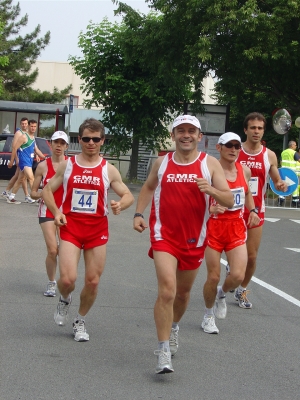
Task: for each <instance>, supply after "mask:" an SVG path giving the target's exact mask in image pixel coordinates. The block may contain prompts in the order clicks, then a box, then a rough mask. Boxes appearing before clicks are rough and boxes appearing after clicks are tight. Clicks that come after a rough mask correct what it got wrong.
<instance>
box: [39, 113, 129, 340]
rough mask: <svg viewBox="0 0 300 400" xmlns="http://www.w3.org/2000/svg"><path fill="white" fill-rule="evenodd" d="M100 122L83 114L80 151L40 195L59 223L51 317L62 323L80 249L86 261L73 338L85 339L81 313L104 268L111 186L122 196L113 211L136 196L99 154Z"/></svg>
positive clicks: (90, 301)
mask: <svg viewBox="0 0 300 400" xmlns="http://www.w3.org/2000/svg"><path fill="white" fill-rule="evenodd" d="M104 138H105V137H104V126H103V124H102V123H101V122H99V121H98V120H96V119H93V118H91V119H87V120H85V121H84V122H83V123H82V124H81V125H80V127H79V137H78V140H79V143H80V146H81V153H80V154H79V155H77V156H73V157H70V158H69V159H68V160H66V161H64V162H63V163H61V164H60V165H59V167H58V169H57V171H56V174H55V175H54V177H53V178H52V179H50V181H49V182H48V184H47V185H46V186H45V188H44V189H43V199H44V201H45V203H46V205H47V207H48V208H49V210H50V211H51V212H52V214H53V215H54V221H55V224H56V225H57V226H59V227H60V245H59V270H60V278H59V280H58V281H57V286H58V289H59V291H60V294H61V296H60V299H59V302H58V305H57V310H56V311H55V313H54V320H55V322H56V324H57V325H59V326H63V325H65V324H66V321H67V318H68V311H69V307H70V305H71V301H72V296H71V293H72V291H73V290H74V288H75V282H76V278H77V268H78V262H79V259H80V254H81V250H83V252H84V260H85V285H84V287H83V289H82V291H81V294H80V305H79V310H78V314H77V316H76V318H75V319H74V322H73V334H74V339H75V340H76V341H78V342H83V341H87V340H89V334H88V333H87V332H86V327H85V316H86V314H87V313H88V311H89V310H90V308H91V307H92V305H93V303H94V301H95V300H96V296H97V288H98V284H99V280H100V276H101V274H102V272H103V270H104V265H105V258H106V244H107V241H108V236H109V235H108V220H107V215H108V201H107V192H108V189H109V187H111V188H112V189H113V191H114V192H115V193H116V194H117V195H118V196H119V197H120V200H119V201H115V200H111V202H110V206H111V209H112V212H113V214H114V215H118V214H120V212H121V211H123V210H125V209H126V208H128V207H129V206H130V205H131V204H132V203H133V202H134V198H133V196H132V194H131V193H130V191H129V189H128V187H127V186H126V185H125V184H124V183H123V182H122V178H121V175H120V173H119V171H118V170H117V169H116V168H115V167H114V166H113V165H112V164H109V163H108V162H107V161H106V160H104V159H103V158H102V157H101V156H100V154H99V153H100V148H101V146H102V145H103V143H104ZM61 184H63V191H64V193H63V201H62V207H61V208H62V211H60V210H59V209H58V208H57V206H56V204H55V201H54V197H53V192H55V191H56V190H57V189H58V188H59V187H60V185H61Z"/></svg>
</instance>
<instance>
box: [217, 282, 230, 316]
mask: <svg viewBox="0 0 300 400" xmlns="http://www.w3.org/2000/svg"><path fill="white" fill-rule="evenodd" d="M219 288H220V286H218V291H217V296H216V300H215V305H214V314H215V317H217V318H218V319H225V318H226V314H227V305H226V296H224V297H221V298H219V297H218V293H219Z"/></svg>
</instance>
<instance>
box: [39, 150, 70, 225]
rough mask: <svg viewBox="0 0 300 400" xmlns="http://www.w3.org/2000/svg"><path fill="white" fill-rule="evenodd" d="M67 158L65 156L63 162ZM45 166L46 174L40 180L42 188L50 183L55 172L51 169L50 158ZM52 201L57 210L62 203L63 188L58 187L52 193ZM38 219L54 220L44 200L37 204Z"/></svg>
mask: <svg viewBox="0 0 300 400" xmlns="http://www.w3.org/2000/svg"><path fill="white" fill-rule="evenodd" d="M67 158H68V157H66V156H65V160H66V159H67ZM42 162H45V163H46V164H47V172H46V174H45V175H44V176H43V179H42V187H43V188H44V187H45V186H46V185H47V183H48V182H49V181H50V179H51V178H52V177H53V176H54V175H55V171H54V168H53V164H52V159H51V158H47V159H46V160H45V161H42ZM53 196H54V200H55V204H56V205H57V207H58V208H59V207H60V206H61V203H62V197H63V187H62V186H60V187H59V188H58V189H57V190H56V191H55V192H54V193H53ZM38 217H46V218H54V215H53V214H52V212H51V211H50V210H48V208H47V206H46V204H45V203H44V200H43V199H41V202H40V204H39V209H38Z"/></svg>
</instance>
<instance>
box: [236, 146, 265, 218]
mask: <svg viewBox="0 0 300 400" xmlns="http://www.w3.org/2000/svg"><path fill="white" fill-rule="evenodd" d="M237 161H238V162H240V163H241V164H242V165H246V166H247V167H249V168H250V169H251V179H250V182H249V189H250V190H251V193H252V196H253V200H254V203H255V207H258V209H259V211H260V212H265V194H266V189H267V176H268V173H269V170H270V162H269V158H268V151H267V148H266V147H264V146H261V151H260V152H259V153H258V154H248V153H246V152H245V150H244V149H243V147H242V149H241V151H240V154H239V156H238V159H237Z"/></svg>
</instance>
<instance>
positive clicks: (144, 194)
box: [133, 157, 163, 233]
mask: <svg viewBox="0 0 300 400" xmlns="http://www.w3.org/2000/svg"><path fill="white" fill-rule="evenodd" d="M162 161H163V157H159V158H158V159H157V160H156V161H155V163H154V164H153V167H152V169H151V171H150V174H149V176H148V178H147V180H146V182H145V183H144V185H143V186H142V188H141V191H140V194H139V197H138V200H137V205H136V209H135V211H136V213H137V214H141V215H143V213H144V211H145V209H146V207H147V206H148V204H149V203H150V202H151V200H152V197H153V193H154V191H155V189H156V187H157V184H158V177H157V173H158V170H159V167H160V165H161V163H162ZM146 228H148V225H147V224H146V221H145V220H144V218H143V217H141V216H137V217H135V218H133V229H135V230H136V231H138V232H140V233H141V232H143V231H144V230H145V229H146Z"/></svg>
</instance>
